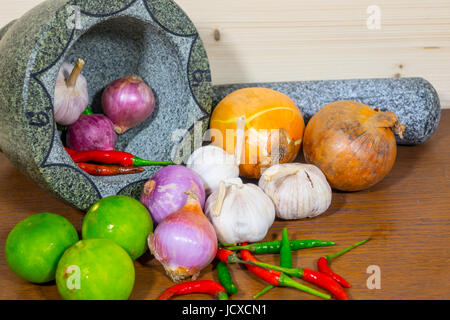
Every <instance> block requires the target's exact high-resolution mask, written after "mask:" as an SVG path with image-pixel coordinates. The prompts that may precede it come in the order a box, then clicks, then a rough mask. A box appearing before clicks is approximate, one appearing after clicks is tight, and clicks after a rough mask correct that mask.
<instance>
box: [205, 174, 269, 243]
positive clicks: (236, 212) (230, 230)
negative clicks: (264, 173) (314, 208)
mask: <svg viewBox="0 0 450 320" xmlns="http://www.w3.org/2000/svg"><path fill="white" fill-rule="evenodd" d="M225 184H228V185H229V186H228V187H227V191H226V196H225V198H224V201H223V204H222V209H221V210H220V215H215V214H214V212H213V211H214V206H215V204H216V202H217V200H218V197H219V192H220V190H217V191H215V192H214V193H212V194H211V195H210V196H209V197H208V199H207V200H206V203H205V214H206V216H207V217H208V219H209V220H210V221H211V223H212V224H213V226H214V229H215V230H216V234H217V239H218V240H219V242H221V243H224V244H225V243H240V242H258V241H261V240H263V239H264V237H265V236H266V235H267V232H268V231H269V229H270V227H271V226H272V224H273V222H274V221H275V206H274V204H273V202H272V200H271V199H270V198H269V197H268V196H267V195H266V194H265V193H264V191H262V190H261V189H260V188H259V187H258V186H257V185H254V184H251V183H248V184H243V183H242V180H241V179H239V178H236V179H230V180H227V181H226V182H225Z"/></svg>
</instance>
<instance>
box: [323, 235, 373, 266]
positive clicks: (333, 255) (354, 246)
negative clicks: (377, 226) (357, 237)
mask: <svg viewBox="0 0 450 320" xmlns="http://www.w3.org/2000/svg"><path fill="white" fill-rule="evenodd" d="M369 240H370V238H367V239H364V240H362V241H359V242H357V243H355V244H353V245H351V246H349V247H347V248H345V249H343V250H341V251H339V252H336V253H333V254H329V255H326V256H325V258H327V260H328V261H331V260H333V259H334V258H337V257H339V256H341V255H343V254H344V253H346V252H348V251H350V250H352V249H353V248H356V247H358V246H360V245H362V244H364V243H366V242H367V241H369Z"/></svg>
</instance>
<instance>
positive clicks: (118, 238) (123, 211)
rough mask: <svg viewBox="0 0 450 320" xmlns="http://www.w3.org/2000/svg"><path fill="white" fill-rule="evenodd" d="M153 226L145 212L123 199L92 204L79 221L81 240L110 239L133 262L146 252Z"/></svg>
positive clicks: (136, 204) (137, 205) (145, 210)
mask: <svg viewBox="0 0 450 320" xmlns="http://www.w3.org/2000/svg"><path fill="white" fill-rule="evenodd" d="M152 231H153V222H152V219H151V217H150V214H149V212H148V210H147V208H146V207H145V206H144V205H143V204H142V203H140V202H139V201H137V200H136V199H133V198H130V197H127V196H120V195H118V196H110V197H106V198H103V199H101V200H100V201H98V202H96V203H95V204H94V205H92V207H91V208H90V209H89V211H88V212H87V213H86V216H85V217H84V220H83V226H82V228H81V234H82V238H83V239H93V238H104V239H110V240H113V241H114V242H116V243H117V244H118V245H120V246H121V247H122V248H124V249H125V250H126V251H127V252H128V253H129V254H130V256H131V258H132V259H133V260H134V259H137V258H139V257H140V256H141V255H142V254H144V252H145V251H146V250H147V249H148V245H147V238H148V235H149V234H150V233H151V232H152Z"/></svg>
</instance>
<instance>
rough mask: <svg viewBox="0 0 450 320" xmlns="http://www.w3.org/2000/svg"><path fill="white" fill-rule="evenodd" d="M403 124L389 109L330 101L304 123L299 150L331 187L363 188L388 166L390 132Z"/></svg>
mask: <svg viewBox="0 0 450 320" xmlns="http://www.w3.org/2000/svg"><path fill="white" fill-rule="evenodd" d="M403 131H404V125H402V124H401V123H400V122H399V120H398V119H397V116H396V115H395V114H394V113H392V112H390V111H387V112H381V111H379V110H378V109H372V108H370V107H369V106H367V105H365V104H362V103H359V102H356V101H349V100H342V101H336V102H333V103H330V104H328V105H326V106H324V107H323V108H322V109H320V110H319V111H318V112H317V113H316V114H315V115H314V116H313V117H312V118H311V120H310V121H309V122H308V125H307V126H306V130H305V135H304V137H303V153H304V155H305V160H306V161H307V162H308V163H311V164H314V165H315V166H317V167H319V168H320V169H321V170H322V172H323V173H324V174H325V176H326V177H327V180H328V182H329V183H330V185H331V187H332V188H334V189H338V190H343V191H358V190H363V189H367V188H369V187H371V186H373V185H375V184H376V183H378V182H379V181H381V180H382V179H383V178H384V177H385V176H386V175H387V174H388V173H389V171H390V170H391V169H392V167H393V165H394V162H395V158H396V156H397V145H396V141H395V136H394V132H395V133H397V134H398V135H399V136H400V137H402V132H403Z"/></svg>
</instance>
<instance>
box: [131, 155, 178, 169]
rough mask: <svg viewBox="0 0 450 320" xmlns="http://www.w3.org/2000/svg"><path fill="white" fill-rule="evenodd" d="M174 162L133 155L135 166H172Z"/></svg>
mask: <svg viewBox="0 0 450 320" xmlns="http://www.w3.org/2000/svg"><path fill="white" fill-rule="evenodd" d="M173 164H174V163H173V162H172V161H153V160H145V159H141V158H138V157H133V166H138V167H140V166H170V165H173Z"/></svg>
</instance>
